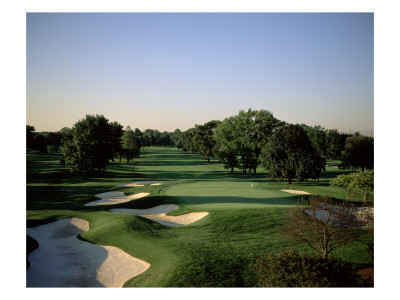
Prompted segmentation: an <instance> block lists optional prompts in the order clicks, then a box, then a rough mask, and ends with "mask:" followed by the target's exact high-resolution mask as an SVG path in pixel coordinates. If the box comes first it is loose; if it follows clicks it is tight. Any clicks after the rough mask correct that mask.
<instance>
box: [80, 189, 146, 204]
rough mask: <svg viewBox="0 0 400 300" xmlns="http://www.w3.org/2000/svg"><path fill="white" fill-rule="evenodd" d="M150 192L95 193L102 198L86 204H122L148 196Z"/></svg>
mask: <svg viewBox="0 0 400 300" xmlns="http://www.w3.org/2000/svg"><path fill="white" fill-rule="evenodd" d="M148 194H149V193H138V194H135V195H130V196H126V195H125V194H124V193H123V192H106V193H102V194H97V195H95V196H96V197H98V198H101V200H97V201H92V202H89V203H86V204H85V206H97V205H113V204H120V203H124V202H128V201H131V200H134V199H139V198H143V197H146V196H147V195H148Z"/></svg>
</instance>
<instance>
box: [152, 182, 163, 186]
mask: <svg viewBox="0 0 400 300" xmlns="http://www.w3.org/2000/svg"><path fill="white" fill-rule="evenodd" d="M150 185H162V183H160V182H157V183H152V184H150Z"/></svg>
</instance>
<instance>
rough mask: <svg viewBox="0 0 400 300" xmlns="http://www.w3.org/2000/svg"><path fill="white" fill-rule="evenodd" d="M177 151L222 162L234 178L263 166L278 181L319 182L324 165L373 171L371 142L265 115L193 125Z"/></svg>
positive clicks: (253, 113) (243, 114)
mask: <svg viewBox="0 0 400 300" xmlns="http://www.w3.org/2000/svg"><path fill="white" fill-rule="evenodd" d="M177 147H178V148H181V149H182V150H183V151H185V152H191V153H198V154H200V155H201V156H203V157H204V158H205V159H207V161H210V158H214V159H217V160H219V161H221V162H222V163H223V164H224V166H225V168H226V169H230V172H231V173H233V172H234V170H235V169H240V170H241V172H242V173H243V174H247V172H248V173H254V174H256V170H257V168H258V167H259V166H263V167H264V168H266V169H267V170H269V173H270V176H271V177H273V178H276V179H287V180H288V183H291V180H292V179H295V178H296V179H298V180H300V181H302V180H304V179H307V178H311V179H318V178H319V176H320V173H321V171H322V170H323V169H324V167H325V159H330V160H332V159H340V160H341V161H342V167H343V168H348V167H353V168H362V170H364V169H367V168H373V138H371V137H366V136H362V135H360V134H359V133H358V132H357V133H355V134H354V135H349V134H345V133H340V132H339V131H338V130H336V129H324V128H322V127H321V126H313V127H311V126H307V125H305V124H288V123H286V122H284V121H280V120H278V119H277V118H275V117H274V116H273V114H272V113H271V112H269V111H266V110H258V111H257V110H252V109H249V110H247V111H244V110H241V111H240V112H239V113H238V114H237V115H235V116H231V117H228V118H225V119H224V120H223V121H215V120H213V121H209V122H206V123H204V124H202V125H197V124H196V125H195V126H194V127H193V128H190V129H188V130H186V131H184V132H182V133H181V135H180V139H179V142H178V143H177Z"/></svg>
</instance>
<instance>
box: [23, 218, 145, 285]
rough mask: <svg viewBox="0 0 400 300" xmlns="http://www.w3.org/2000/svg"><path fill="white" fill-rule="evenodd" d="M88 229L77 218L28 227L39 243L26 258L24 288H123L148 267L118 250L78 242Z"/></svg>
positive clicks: (30, 233)
mask: <svg viewBox="0 0 400 300" xmlns="http://www.w3.org/2000/svg"><path fill="white" fill-rule="evenodd" d="M87 230H89V223H88V222H87V221H85V220H82V219H77V218H68V219H62V220H59V221H56V222H53V223H49V224H44V225H40V226H37V227H34V228H27V234H28V235H29V236H31V237H33V238H34V239H36V240H37V241H38V242H39V248H37V249H36V250H34V251H33V252H31V253H30V254H29V256H28V260H29V262H30V267H29V269H28V270H27V272H26V285H27V287H122V286H123V284H124V283H125V282H126V281H127V280H128V279H130V278H132V277H134V276H137V275H139V274H141V273H143V272H144V271H146V270H147V269H148V268H149V267H150V264H149V263H147V262H145V261H143V260H140V259H137V258H135V257H132V256H131V255H129V254H128V253H126V252H124V251H122V250H121V249H119V248H116V247H113V246H101V245H96V244H91V243H89V242H84V241H81V240H79V239H78V238H77V235H78V234H80V233H82V232H84V231H87Z"/></svg>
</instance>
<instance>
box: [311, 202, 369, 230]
mask: <svg viewBox="0 0 400 300" xmlns="http://www.w3.org/2000/svg"><path fill="white" fill-rule="evenodd" d="M318 208H320V209H315V210H314V211H313V210H312V209H305V210H304V212H305V213H306V214H308V215H310V216H312V215H314V216H315V218H316V219H318V220H320V221H321V222H326V221H327V220H328V223H329V224H332V225H334V226H340V225H343V224H340V220H341V219H342V220H343V215H348V216H352V217H354V218H355V219H353V221H352V222H351V223H352V224H353V225H354V226H357V227H360V226H371V225H373V213H374V211H373V208H368V207H340V206H335V205H330V204H327V203H323V202H321V203H318ZM371 214H372V216H371ZM347 224H348V223H347ZM353 225H352V226H353Z"/></svg>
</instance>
